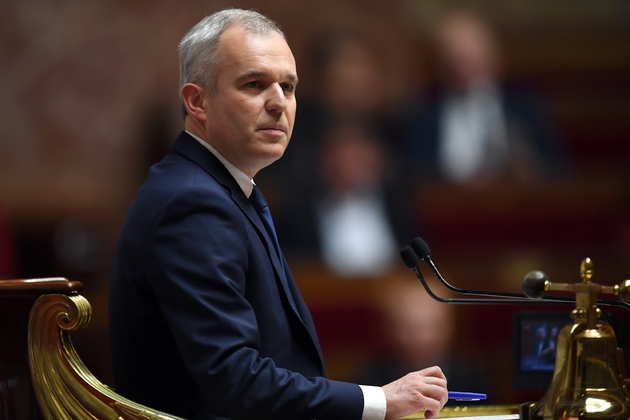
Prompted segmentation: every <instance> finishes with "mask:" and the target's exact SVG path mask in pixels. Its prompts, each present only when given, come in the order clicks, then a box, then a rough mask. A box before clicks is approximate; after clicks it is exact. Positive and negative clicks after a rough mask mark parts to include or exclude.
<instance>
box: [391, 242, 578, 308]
mask: <svg viewBox="0 0 630 420" xmlns="http://www.w3.org/2000/svg"><path fill="white" fill-rule="evenodd" d="M400 256H401V257H402V259H403V261H404V262H405V264H406V265H407V267H409V268H410V269H411V271H413V272H414V273H415V275H416V277H418V280H420V283H422V286H423V287H424V290H426V291H427V294H428V295H429V296H430V297H431V298H432V299H433V300H436V301H438V302H441V303H451V304H466V305H471V304H472V305H488V304H490V305H514V304H533V305H536V304H544V303H546V304H548V303H549V302H546V301H545V299H531V298H528V297H527V296H525V295H523V298H522V299H516V298H514V297H511V298H507V299H466V298H442V297H439V296H437V295H436V294H435V293H433V291H432V290H431V288H430V287H429V285H428V284H427V282H426V280H425V279H424V276H423V275H422V273H421V272H420V269H419V268H418V262H419V260H418V256H417V255H416V253H415V252H414V250H413V249H412V248H411V247H410V246H409V245H407V246H404V247H403V248H402V249H401V250H400ZM439 277H440V276H438V278H439ZM464 294H465V293H464ZM474 294H475V295H480V296H490V297H492V296H495V297H497V296H498V297H501V296H500V295H499V294H497V295H493V294H492V293H491V292H481V293H480V294H477V293H474ZM561 303H575V301H573V300H568V299H567V301H561Z"/></svg>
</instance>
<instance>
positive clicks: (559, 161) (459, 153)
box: [409, 10, 565, 185]
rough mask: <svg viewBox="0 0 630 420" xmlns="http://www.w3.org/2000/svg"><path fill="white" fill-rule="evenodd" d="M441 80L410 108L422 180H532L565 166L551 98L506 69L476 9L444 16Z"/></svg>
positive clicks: (413, 152)
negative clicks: (520, 83) (506, 74)
mask: <svg viewBox="0 0 630 420" xmlns="http://www.w3.org/2000/svg"><path fill="white" fill-rule="evenodd" d="M434 41H435V49H436V54H437V60H438V65H437V71H438V73H439V74H438V78H439V82H440V86H439V88H437V90H436V91H435V92H432V93H431V94H430V95H429V99H428V101H426V102H423V103H420V104H419V105H418V106H417V107H416V108H415V109H413V110H412V112H411V116H410V119H411V121H410V131H409V136H410V139H409V140H410V143H409V151H410V159H411V160H412V164H413V166H414V169H415V171H416V173H417V174H419V175H420V176H421V178H422V180H423V181H426V180H429V181H445V182H448V183H454V184H464V183H470V184H474V185H488V184H491V183H492V182H494V181H496V180H498V179H501V180H513V181H517V182H520V183H524V184H532V183H535V182H537V181H539V180H544V179H548V178H549V177H551V176H553V175H555V174H558V173H561V172H562V171H563V168H564V166H565V165H564V158H563V153H561V152H560V151H559V148H558V140H557V138H556V134H555V133H554V128H553V126H552V124H551V122H550V118H549V115H548V113H547V111H546V110H545V105H544V104H543V103H542V102H541V101H540V100H539V98H537V97H536V95H534V94H532V92H531V91H528V90H527V89H524V88H516V87H515V86H510V84H509V83H507V82H506V81H505V80H503V79H502V75H501V57H500V51H499V47H498V45H497V42H496V40H495V38H494V36H493V34H492V33H491V31H490V30H489V28H488V27H487V26H486V24H485V23H484V22H483V21H482V20H481V19H480V18H479V17H478V16H476V15H474V14H472V13H469V12H466V11H461V10H458V11H452V12H450V13H448V14H446V15H445V16H444V17H443V18H442V19H441V20H440V22H439V23H438V25H437V28H436V31H435V39H434Z"/></svg>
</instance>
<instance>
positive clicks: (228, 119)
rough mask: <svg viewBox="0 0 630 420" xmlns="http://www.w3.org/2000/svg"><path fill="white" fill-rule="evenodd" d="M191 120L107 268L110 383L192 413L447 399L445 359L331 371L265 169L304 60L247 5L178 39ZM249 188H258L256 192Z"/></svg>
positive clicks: (285, 412) (403, 409) (246, 414)
mask: <svg viewBox="0 0 630 420" xmlns="http://www.w3.org/2000/svg"><path fill="white" fill-rule="evenodd" d="M180 70H181V98H182V102H183V105H184V109H185V122H184V125H185V130H186V131H185V132H183V133H182V134H181V135H180V136H179V137H178V139H177V140H176V142H175V144H174V145H173V148H172V151H171V153H170V154H169V155H168V156H167V157H166V158H164V159H163V160H162V162H160V163H158V164H157V165H155V166H154V167H153V168H152V169H151V172H150V175H149V178H148V179H147V181H146V183H145V185H144V186H143V187H142V188H141V189H140V191H139V193H138V196H137V198H136V200H135V202H134V204H133V205H132V207H131V209H130V212H129V215H128V216H127V219H126V221H125V224H124V226H123V229H122V232H121V235H120V239H119V243H118V246H117V250H116V254H115V257H114V264H113V269H112V275H111V279H110V329H111V336H112V337H111V338H112V355H113V364H114V376H115V380H116V390H117V392H119V393H120V394H121V395H123V396H125V397H128V398H130V399H132V400H135V401H137V402H139V403H142V404H145V405H148V406H151V407H153V408H156V409H159V410H162V411H166V412H169V413H172V414H175V415H178V416H182V417H187V418H195V419H221V418H230V419H251V418H257V419H293V420H296V419H314V418H316V419H319V420H325V419H357V420H358V419H365V420H368V419H383V418H386V419H394V418H399V417H401V416H404V415H407V414H409V413H412V412H415V411H417V410H421V409H426V410H428V411H427V417H433V416H435V415H436V414H437V413H438V412H439V410H440V409H441V408H442V406H443V405H444V403H445V402H446V398H447V396H446V395H447V393H446V379H445V378H444V375H443V374H442V372H441V370H440V369H439V368H438V367H431V368H427V369H425V370H423V371H420V372H414V373H411V374H409V375H407V376H405V377H404V378H402V379H400V380H398V381H396V382H393V383H391V384H389V385H386V386H384V387H382V388H378V387H360V386H359V385H355V384H349V383H343V382H338V381H332V380H328V379H326V378H325V377H324V368H323V363H322V356H321V350H320V347H319V343H318V340H317V336H316V334H315V329H314V326H313V322H312V319H311V317H310V315H309V312H308V309H307V308H306V306H305V304H304V302H303V301H302V299H301V297H300V293H299V291H298V289H297V288H296V285H295V283H294V281H293V278H292V276H291V273H290V271H289V269H288V267H287V263H286V261H285V260H284V258H283V256H282V253H281V252H280V249H279V247H278V244H277V240H276V239H275V234H274V230H273V225H272V224H271V222H270V221H269V220H268V219H267V214H265V211H266V208H265V206H264V204H262V203H261V201H262V200H261V196H260V192H259V191H258V190H257V187H255V186H254V184H253V178H254V176H255V175H256V173H257V172H258V171H259V170H261V169H262V168H264V167H265V166H267V165H269V164H271V163H272V162H273V161H275V160H277V159H278V158H280V157H281V156H282V154H283V153H284V150H285V149H286V147H287V145H288V143H289V139H290V137H291V132H292V129H293V121H294V117H295V110H296V100H295V87H296V85H297V82H298V78H297V72H296V66H295V61H294V58H293V55H292V53H291V50H290V49H289V47H288V45H287V43H286V41H285V39H284V35H283V34H282V32H281V31H280V29H279V28H278V27H277V26H276V24H275V23H274V22H272V21H270V20H268V19H267V18H265V17H264V16H261V15H259V14H258V13H256V12H253V11H243V10H224V11H222V12H218V13H216V14H214V15H212V16H209V17H207V18H205V19H203V20H202V21H201V22H200V23H199V24H197V25H196V26H195V27H193V28H192V29H191V31H190V32H189V33H188V34H187V35H186V36H185V37H184V38H183V39H182V41H181V43H180ZM248 197H250V199H248Z"/></svg>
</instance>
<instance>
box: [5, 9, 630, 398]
mask: <svg viewBox="0 0 630 420" xmlns="http://www.w3.org/2000/svg"><path fill="white" fill-rule="evenodd" d="M464 5H465V6H466V8H467V9H469V10H472V11H473V12H475V13H476V14H477V15H478V16H480V17H481V18H482V19H483V20H484V21H485V22H486V23H487V24H488V25H489V27H490V28H492V29H491V31H492V34H493V36H494V38H495V40H496V43H497V45H498V48H499V49H500V51H501V60H500V62H501V65H500V68H501V75H502V78H504V79H505V80H509V81H510V82H513V83H515V84H517V85H519V86H521V87H524V89H525V90H526V91H527V92H528V93H532V92H535V93H536V95H537V97H538V98H539V99H540V100H541V102H540V103H544V109H545V110H546V111H547V115H548V117H549V120H550V123H551V124H552V125H553V128H554V132H555V135H556V137H555V139H556V140H555V141H556V144H557V146H558V148H559V149H560V150H561V151H562V155H563V162H562V169H563V170H562V173H561V174H560V175H559V176H557V177H553V178H546V179H544V180H543V181H542V182H535V183H525V184H523V183H519V182H513V180H511V179H508V178H506V177H502V176H501V177H499V179H497V180H496V181H495V182H492V183H488V184H484V185H483V186H482V187H479V185H478V184H477V183H475V182H473V183H466V184H463V185H455V184H453V183H449V182H425V181H426V178H425V175H424V174H423V173H422V171H421V169H423V168H421V167H420V166H419V164H417V163H414V162H415V161H414V160H413V159H407V158H409V157H410V155H411V152H410V151H409V150H410V149H408V145H409V138H408V135H409V127H410V124H409V121H410V120H413V118H414V115H419V114H414V113H415V112H425V111H426V110H427V109H428V108H429V105H427V104H429V103H430V101H431V100H432V98H433V97H434V94H433V92H434V91H435V89H434V87H435V86H437V85H440V83H441V82H442V78H443V74H442V72H443V71H444V69H443V64H441V63H440V60H441V50H440V48H439V44H436V43H435V41H436V37H435V30H436V29H437V25H438V22H440V21H441V16H442V15H443V14H444V13H445V12H446V11H448V10H450V9H452V8H458V7H460V6H464ZM224 7H242V8H256V9H257V10H259V11H260V12H262V13H264V14H267V15H268V16H270V17H271V18H273V19H275V20H277V21H279V22H280V23H281V25H282V27H283V29H284V31H285V33H286V35H287V38H288V41H289V44H290V45H291V47H292V49H293V52H294V55H295V57H296V60H297V63H298V72H299V75H300V86H299V90H298V103H299V106H298V124H300V118H301V113H302V114H303V118H302V119H305V118H306V117H308V116H309V115H310V114H309V109H312V108H309V106H307V105H304V106H302V104H303V103H304V104H313V103H319V106H320V109H323V110H324V111H328V110H329V109H333V108H334V106H335V104H334V103H332V104H328V105H327V104H326V101H325V99H326V98H323V97H322V96H324V95H323V93H322V92H323V88H322V86H323V83H324V81H323V80H322V79H323V75H324V73H325V69H324V68H323V67H322V66H321V65H318V64H322V63H317V62H316V61H317V57H318V55H317V54H316V52H317V49H318V42H319V41H320V40H322V39H323V38H325V36H326V35H327V34H337V33H343V34H344V35H349V36H351V37H354V38H356V39H360V40H361V41H362V42H363V44H364V45H367V46H368V48H369V50H370V53H369V54H370V55H371V58H370V59H369V60H368V61H367V62H369V63H371V64H370V65H373V66H374V69H373V73H372V74H371V76H369V77H368V76H366V78H367V79H366V80H369V82H370V83H366V85H365V86H366V89H367V90H368V91H369V92H371V93H373V94H374V95H375V97H372V96H369V97H368V99H369V98H372V99H374V102H373V104H372V107H371V109H369V110H368V112H367V114H366V115H367V116H368V118H367V119H372V118H371V117H370V116H374V115H376V116H377V117H378V118H379V119H382V120H386V124H384V125H381V126H380V127H379V129H380V131H378V133H377V134H378V135H366V136H364V137H370V138H374V137H380V139H381V140H380V141H378V142H377V143H378V144H379V145H380V146H381V147H383V148H384V150H385V151H386V152H387V153H388V155H389V156H393V158H392V159H391V160H390V162H393V164H391V167H393V168H398V169H401V168H404V171H401V172H400V173H399V174H398V175H399V177H398V178H395V179H396V180H397V181H396V183H395V185H394V186H392V185H390V184H384V185H386V186H385V187H383V189H384V190H385V191H388V192H392V191H396V192H398V191H400V193H397V194H393V195H395V196H397V197H399V198H400V197H401V196H402V195H404V196H405V198H406V201H405V202H406V204H404V205H399V207H397V210H404V211H403V213H405V216H395V217H394V218H395V220H394V221H400V220H401V218H402V217H405V218H408V220H406V221H407V222H409V223H408V224H407V225H408V226H410V227H409V228H408V230H405V231H403V234H402V238H401V235H400V234H399V235H394V236H393V237H394V238H395V243H396V246H397V247H398V246H400V245H404V244H407V243H408V241H409V240H411V239H412V238H413V237H414V236H416V235H422V236H424V237H425V238H426V239H427V241H428V242H429V245H431V248H432V251H433V257H434V259H435V260H436V262H437V263H438V265H439V266H440V268H441V269H442V270H443V272H444V274H445V275H447V276H448V277H449V278H450V279H451V281H452V282H453V283H456V284H459V285H461V286H467V287H475V288H489V289H501V290H516V291H518V290H519V287H520V280H521V279H522V276H523V275H524V274H525V273H526V272H527V271H529V270H532V269H541V270H543V271H546V272H547V273H548V274H549V275H550V276H551V277H552V280H556V281H563V282H569V281H571V282H573V281H577V280H578V267H579V263H580V260H581V259H582V258H584V257H586V256H589V257H591V258H593V259H594V261H595V267H596V270H597V271H596V278H597V280H598V281H599V282H602V283H607V284H613V283H618V282H619V281H621V280H622V279H625V278H628V276H630V258H628V255H630V178H629V176H630V173H629V172H630V3H628V2H627V1H625V0H598V1H595V0H571V1H569V0H554V1H551V2H550V1H543V0H501V1H491V0H474V1H473V0H468V1H466V2H457V1H445V0H442V1H438V0H372V1H369V2H366V1H358V0H334V1H333V0H320V1H305V0H266V1H265V0H260V1H244V0H243V1H232V2H228V1H219V0H217V1H188V2H175V1H170V0H153V1H146V0H136V1H98V0H93V1H86V2H78V1H68V0H66V1H64V0H61V1H54V2H53V1H29V0H27V1H17V0H5V1H3V2H2V3H0V22H1V24H0V34H1V35H0V128H1V132H2V134H1V135H0V210H1V211H0V214H1V215H2V221H1V223H0V234H1V235H2V238H1V239H0V254H1V255H0V275H1V276H2V277H4V278H25V277H51V276H62V277H68V278H71V279H73V280H80V281H82V282H83V283H84V287H85V293H84V294H85V295H86V296H87V297H88V299H90V301H91V302H92V304H93V306H94V311H95V316H94V320H93V323H92V325H91V327H90V328H89V329H88V330H86V331H84V332H81V333H79V334H77V342H78V343H77V345H78V347H79V349H80V350H81V347H82V346H83V351H82V352H81V354H82V356H83V358H84V359H85V360H86V363H87V364H88V366H89V367H91V369H92V370H93V371H94V372H95V373H96V374H97V376H99V377H101V378H103V380H104V381H105V382H108V381H111V376H110V373H109V366H108V363H109V362H108V357H109V355H108V342H107V334H106V331H107V316H106V313H107V304H106V290H107V275H108V268H109V258H110V254H111V250H112V248H113V246H114V243H115V240H116V235H117V233H118V230H119V228H120V226H121V223H122V220H123V218H124V215H125V213H126V210H127V208H128V206H129V204H130V203H131V200H132V199H133V196H134V194H135V192H136V191H137V189H138V187H139V186H140V184H141V183H142V181H143V180H144V178H145V177H146V173H147V170H148V167H149V166H150V165H151V164H152V163H154V162H156V161H157V160H159V159H160V158H161V157H162V156H163V155H164V154H166V153H167V151H168V148H169V146H170V143H171V142H172V141H173V140H174V138H175V136H176V135H177V133H178V132H179V130H181V126H182V121H181V117H180V113H179V101H178V92H177V84H178V70H177V44H178V42H179V40H180V39H181V37H182V36H183V34H184V33H185V32H186V31H187V30H188V29H189V28H190V27H191V26H192V25H194V24H195V23H196V22H197V21H198V20H200V18H201V17H202V16H204V15H206V14H210V13H212V12H214V11H216V10H218V9H221V8H224ZM357 54H359V55H360V53H357ZM349 60H350V59H349ZM355 67H356V66H355ZM358 67H359V69H365V67H364V66H363V65H362V64H361V65H359V66H358ZM355 70H356V69H355ZM326 74H327V73H326ZM338 89H340V90H343V89H344V85H342V86H341V87H340V88H338ZM522 89H523V88H522ZM359 92H361V90H359ZM363 92H365V90H364V91H363ZM357 95H358V94H357ZM374 95H373V96H374ZM354 98H355V99H356V98H357V96H354ZM366 100H367V99H366ZM340 101H341V102H340V104H341V105H340V108H341V110H342V111H344V110H348V109H349V108H350V107H351V104H349V105H344V102H343V100H341V99H340ZM350 101H352V98H350ZM359 105H361V104H359ZM359 108H360V106H359ZM303 109H304V111H303ZM540 109H542V108H540ZM342 113H343V112H342ZM342 119H343V118H342ZM364 119H366V118H364ZM372 120H373V119H372ZM357 121H358V120H351V121H350V122H348V121H347V120H344V121H343V124H339V125H335V126H334V128H335V129H337V128H339V129H340V131H336V132H335V133H336V134H335V135H334V136H332V135H331V136H332V137H331V138H350V137H352V138H355V137H356V133H365V132H368V130H366V131H361V130H358V129H357V124H358V123H357ZM302 125H303V126H304V127H307V126H308V125H307V123H306V122H305V123H303V124H302ZM298 129H299V126H296V134H295V135H294V138H293V143H292V144H291V146H290V147H289V150H288V152H287V162H293V160H292V159H293V157H295V158H296V160H295V161H296V162H299V159H297V157H299V152H300V150H301V146H300V139H301V138H303V139H308V135H309V133H308V132H306V131H308V130H306V129H305V130H303V131H302V133H300V135H299V136H298V132H297V130H298ZM369 132H370V133H372V134H374V132H373V131H369ZM383 133H386V134H385V135H383ZM416 134H418V133H416ZM353 136H355V137H353ZM418 136H419V137H420V138H423V136H424V135H423V134H422V133H420V134H418ZM358 137H361V136H358ZM311 141H316V140H303V141H302V143H301V144H302V146H303V145H304V144H310V145H311V146H313V145H317V143H308V142H311ZM325 143H326V144H329V143H333V144H334V140H326V142H325ZM368 143H370V142H369V141H368ZM373 143H374V142H372V144H373ZM343 144H344V145H361V144H364V143H362V141H361V140H352V141H350V140H348V141H347V142H346V143H343ZM327 150H329V149H327ZM333 150H338V149H333ZM347 150H349V152H347V153H348V155H349V156H357V155H359V154H360V153H359V152H353V151H352V150H355V149H347ZM361 150H365V149H361ZM306 152H308V150H306ZM306 152H305V153H306ZM390 152H391V153H390ZM289 153H291V154H289ZM370 153H372V152H370ZM368 155H369V154H368ZM292 156H293V157H292ZM326 156H328V155H326ZM340 156H342V157H341V158H339V159H341V162H345V161H344V160H343V159H344V158H343V156H344V155H343V154H341V155H340ZM370 156H371V155H370ZM368 162H374V161H368ZM357 165H359V164H357ZM288 166H289V165H288V164H287V165H285V166H282V165H278V169H277V170H275V172H274V170H272V169H271V168H270V170H269V173H268V175H265V174H263V173H261V179H263V178H265V176H267V177H268V178H269V180H268V181H267V182H266V183H262V182H261V186H262V187H263V189H265V194H266V195H267V196H268V197H270V199H269V201H270V203H271V206H272V207H274V203H275V207H276V208H275V209H273V211H274V216H276V215H277V217H278V218H279V219H283V217H284V218H285V220H284V221H283V220H280V221H279V225H280V226H286V232H287V233H286V234H285V235H286V236H285V237H286V244H287V245H285V246H284V248H285V252H286V253H287V255H290V256H291V257H290V258H291V261H290V262H291V263H292V267H293V270H294V272H295V273H294V274H295V275H296V277H297V279H298V282H299V283H300V286H301V287H302V290H303V291H304V294H305V297H306V299H307V302H308V303H309V305H310V306H311V308H312V310H313V313H314V316H315V320H316V323H317V325H318V329H319V330H320V334H321V336H322V344H323V346H324V351H325V356H326V359H327V364H328V366H329V373H330V375H331V376H333V377H335V378H338V379H351V378H352V377H353V376H354V375H355V374H357V371H358V370H359V369H360V365H361V364H362V363H364V362H366V363H367V362H368V361H369V359H370V358H371V357H372V356H374V355H375V354H376V353H378V352H379V351H380V350H382V347H383V346H384V344H383V342H382V339H381V338H380V337H381V335H380V332H379V329H378V328H379V322H377V318H378V315H377V309H378V305H377V304H376V303H374V301H375V296H377V295H379V294H380V290H381V287H386V285H387V284H388V282H389V279H390V278H391V277H392V276H395V277H397V278H398V277H400V276H406V278H408V280H409V281H413V278H412V275H411V273H409V272H408V271H405V270H404V267H402V268H403V270H402V272H401V271H400V268H401V267H400V265H401V264H400V263H399V262H398V261H397V260H396V262H395V263H393V265H391V266H388V267H387V269H386V270H384V271H383V272H379V275H378V276H373V275H369V274H366V273H361V272H359V274H350V275H346V274H347V273H346V274H344V273H338V272H335V270H334V269H332V268H331V267H330V266H327V265H326V264H325V263H323V262H322V260H321V257H317V256H315V257H314V256H313V255H314V254H309V253H302V252H293V251H294V250H293V249H292V246H293V245H292V242H291V241H290V240H289V238H290V237H291V236H292V234H291V232H290V230H291V229H292V227H293V223H292V222H293V221H295V220H294V219H293V218H292V217H291V216H290V210H291V209H293V208H294V207H295V206H294V204H295V202H294V201H292V200H297V199H298V198H297V197H296V196H293V195H291V194H287V193H286V192H283V188H284V186H283V185H280V184H281V182H280V181H279V179H282V178H281V177H280V178H279V177H278V175H280V176H282V174H283V171H290V170H291V168H289V167H288ZM342 166H343V165H342ZM368 167H370V166H368ZM368 172H369V171H368ZM286 173H287V172H284V174H286ZM388 173H389V172H388ZM310 174H311V173H310V172H306V173H304V171H302V174H301V175H303V176H306V178H307V182H308V179H309V176H310ZM315 176H316V174H315V172H313V177H315ZM333 178H334V177H333ZM285 179H286V178H285ZM335 179H338V178H335ZM432 181H433V180H432ZM300 202H301V203H302V202H306V201H300ZM400 206H404V208H402V209H401V207H400ZM394 207H395V206H394ZM395 210H396V209H395ZM396 217H397V218H396ZM302 232H305V231H303V230H298V235H297V236H300V234H301V233H302ZM405 232H407V233H405ZM282 236H283V234H281V242H282V239H283V238H282ZM293 236H295V235H293ZM305 237H306V236H305ZM297 247H298V246H297V245H296V250H297ZM493 311H494V312H493ZM458 315H459V318H457V319H458V321H457V328H456V332H455V337H457V338H456V339H455V340H454V343H455V344H454V346H455V347H457V348H458V349H459V352H460V353H466V354H467V355H468V356H473V357H476V356H479V355H481V356H482V357H480V359H481V360H482V362H479V363H480V364H479V366H480V367H481V369H482V370H483V369H485V372H486V374H487V375H488V376H489V377H490V378H491V379H492V382H493V383H498V384H500V385H507V386H501V387H496V389H495V390H494V394H493V397H492V399H491V400H490V401H491V402H494V403H512V402H519V401H520V400H522V399H523V398H527V397H528V395H524V394H519V393H515V392H511V391H509V389H510V386H509V374H510V373H509V371H510V366H509V365H510V363H511V362H510V331H509V330H510V323H509V312H505V313H504V312H501V313H497V312H496V310H495V309H488V311H486V312H484V311H483V310H481V309H478V308H475V309H466V308H458ZM488 325H490V326H491V327H492V328H490V329H489V328H488ZM385 346H386V345H385ZM489 355H490V357H488V356H489ZM483 361H485V364H484V362H483Z"/></svg>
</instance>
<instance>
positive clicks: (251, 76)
mask: <svg viewBox="0 0 630 420" xmlns="http://www.w3.org/2000/svg"><path fill="white" fill-rule="evenodd" d="M266 75H267V73H266V72H264V71H258V70H251V71H248V72H245V73H243V74H241V75H240V76H239V77H238V78H237V79H238V80H239V81H242V80H247V79H255V78H258V77H265V76H266ZM286 80H287V81H289V82H293V83H296V84H297V82H298V80H299V79H298V77H297V74H295V73H289V74H288V75H287V76H286Z"/></svg>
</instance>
